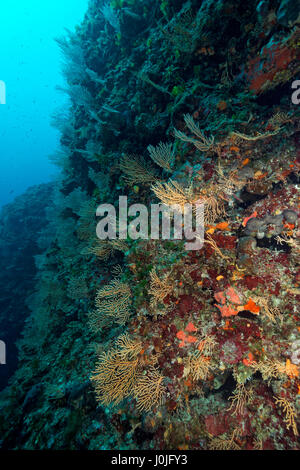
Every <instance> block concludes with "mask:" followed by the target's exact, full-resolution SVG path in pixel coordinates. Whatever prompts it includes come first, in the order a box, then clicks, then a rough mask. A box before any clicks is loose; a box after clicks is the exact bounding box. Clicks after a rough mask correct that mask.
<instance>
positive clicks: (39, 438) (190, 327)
mask: <svg viewBox="0 0 300 470" xmlns="http://www.w3.org/2000/svg"><path fill="white" fill-rule="evenodd" d="M291 4H292V3H291V2H288V1H286V0H283V1H280V0H270V1H269V2H267V1H262V2H259V1H256V0H253V1H248V2H245V1H244V0H241V1H237V0H235V1H230V0H218V1H212V0H204V1H202V2H198V1H196V0H190V1H187V2H180V1H177V0H164V1H153V0H151V1H150V0H149V1H144V0H143V1H141V0H127V1H122V0H116V1H115V0H112V1H111V2H110V4H108V3H104V2H102V1H99V0H97V1H92V2H90V6H89V10H88V12H87V14H86V16H85V19H84V21H83V22H82V24H81V25H80V27H78V28H77V30H76V32H75V33H69V35H68V37H66V38H62V39H59V40H58V43H59V46H60V47H61V49H62V52H63V53H64V57H65V59H64V60H65V62H64V66H63V71H64V74H65V77H66V78H67V81H68V88H67V89H66V90H65V91H66V92H67V93H68V94H69V96H70V98H71V101H72V107H71V109H69V110H67V111H66V112H65V113H63V114H58V115H57V116H56V118H55V123H56V126H57V127H58V128H59V129H60V130H61V133H62V137H61V149H60V151H59V152H58V153H57V156H56V157H55V161H56V163H57V164H58V165H59V166H60V167H61V169H62V171H61V178H60V181H59V183H58V185H57V188H56V190H55V195H54V207H53V209H52V210H51V209H49V211H48V213H47V217H48V220H49V225H48V226H47V227H46V228H45V230H44V231H43V233H42V234H41V236H40V239H39V243H40V246H45V250H44V251H43V253H42V254H40V255H39V256H38V257H37V267H38V280H37V285H36V294H35V295H34V296H32V297H31V298H30V299H29V300H28V304H29V306H30V308H31V312H32V313H31V317H30V321H29V322H28V324H27V326H26V329H25V331H24V338H23V339H22V341H20V342H19V358H20V366H19V368H18V370H17V372H16V374H15V376H14V380H13V382H12V384H11V386H10V387H8V388H7V389H6V390H5V391H4V392H3V393H2V395H1V402H0V406H1V419H2V423H1V427H0V434H1V436H2V447H3V448H22V449H151V448H152V449H182V450H185V449H199V450H200V449H235V450H238V449H248V450H250V449H295V448H297V446H298V444H297V436H298V428H297V425H298V424H299V423H297V421H298V417H297V416H298V413H297V410H298V409H299V398H298V397H299V314H298V310H297V305H298V304H299V266H298V261H297V259H298V254H299V242H298V239H297V237H298V235H299V225H298V215H299V187H298V184H299V164H300V161H299V156H300V154H299V124H298V123H299V106H297V105H295V104H293V102H292V100H291V95H292V92H293V90H292V82H293V80H295V79H296V78H297V74H299V71H300V64H299V44H300V43H299V40H300V34H299V16H297V17H296V16H295V15H294V9H293V6H291ZM122 195H126V196H128V203H129V204H133V203H143V204H145V205H149V204H150V203H152V202H153V203H154V202H156V203H157V202H159V201H161V202H164V203H166V204H172V203H174V202H177V203H179V204H181V205H183V204H184V203H187V202H189V203H193V202H195V201H197V200H201V201H202V202H203V203H204V204H205V242H204V247H203V248H202V249H201V250H198V251H190V252H187V251H185V249H184V243H183V241H168V240H166V241H160V240H159V241H155V240H132V239H130V238H129V237H128V238H127V239H126V240H117V241H116V240H114V241H106V242H105V241H100V240H98V239H97V237H96V233H95V230H96V225H97V218H96V216H95V211H96V208H97V206H98V205H99V204H101V203H110V204H112V205H114V206H115V207H117V206H118V201H119V196H122ZM8 423H9V424H8Z"/></svg>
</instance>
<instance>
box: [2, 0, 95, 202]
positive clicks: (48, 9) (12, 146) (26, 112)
mask: <svg viewBox="0 0 300 470" xmlns="http://www.w3.org/2000/svg"><path fill="white" fill-rule="evenodd" d="M87 6H88V0H43V1H41V0H17V1H8V2H1V4H0V51H1V52H0V54H1V56H0V80H2V81H4V82H5V85H6V104H1V105H0V206H1V205H3V204H6V203H8V202H10V201H11V200H13V199H14V197H15V196H17V195H19V194H22V193H23V192H24V190H25V189H26V188H27V187H29V186H31V185H33V184H38V183H42V182H47V181H50V180H51V179H52V178H53V176H54V175H55V173H56V168H55V167H54V166H53V165H52V164H51V162H50V161H49V160H48V156H49V155H51V154H53V153H54V152H55V150H56V149H57V147H58V144H59V133H58V131H56V130H55V129H53V128H52V127H51V125H50V122H51V115H52V114H53V112H54V111H55V109H57V108H59V107H61V106H63V105H64V103H66V102H67V98H66V97H65V96H63V95H62V94H61V93H60V92H58V91H57V90H56V86H57V85H63V84H64V82H63V78H62V75H61V60H62V59H61V54H60V51H59V47H58V45H57V44H56V43H55V41H54V38H55V37H57V36H61V35H63V34H64V30H65V28H68V29H71V30H73V29H74V28H75V26H76V24H78V23H80V21H81V20H82V19H83V17H84V14H85V12H86V10H87Z"/></svg>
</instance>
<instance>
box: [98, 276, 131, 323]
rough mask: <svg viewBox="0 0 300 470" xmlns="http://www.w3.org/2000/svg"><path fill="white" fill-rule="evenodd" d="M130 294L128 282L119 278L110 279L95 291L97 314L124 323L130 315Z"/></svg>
mask: <svg viewBox="0 0 300 470" xmlns="http://www.w3.org/2000/svg"><path fill="white" fill-rule="evenodd" d="M131 295H132V294H131V290H130V287H129V286H128V284H126V283H124V282H122V281H120V280H119V279H114V280H112V281H111V282H110V283H109V284H108V285H107V286H104V287H102V288H101V289H99V290H98V292H97V297H96V307H97V311H98V314H99V315H100V316H104V317H106V318H109V319H111V320H112V321H115V322H116V323H118V324H120V325H124V323H126V321H127V320H128V318H129V316H130V306H131Z"/></svg>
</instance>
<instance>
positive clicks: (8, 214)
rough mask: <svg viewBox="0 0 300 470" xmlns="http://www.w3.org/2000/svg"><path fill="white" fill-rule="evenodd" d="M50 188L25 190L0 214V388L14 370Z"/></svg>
mask: <svg viewBox="0 0 300 470" xmlns="http://www.w3.org/2000/svg"><path fill="white" fill-rule="evenodd" d="M52 190H53V185H52V184H51V183H49V184H41V185H38V186H33V187H31V188H29V189H28V190H27V191H26V192H25V193H24V194H23V195H22V196H18V197H17V198H16V199H15V200H14V201H13V202H12V203H11V204H7V205H6V206H4V207H3V208H2V210H1V212H0V286H1V287H0V339H1V340H2V341H3V342H4V343H5V346H6V348H5V349H6V364H5V365H3V366H1V367H0V389H1V390H2V389H3V388H4V387H6V385H7V381H8V379H9V377H10V376H11V375H12V374H13V372H15V370H16V368H17V357H18V351H17V347H16V344H15V343H16V341H17V340H18V339H19V338H20V336H21V333H22V330H23V328H24V323H25V320H26V317H27V316H28V315H29V309H28V307H27V305H26V299H27V297H28V296H29V294H30V293H32V291H33V290H34V282H35V275H36V266H35V261H34V257H35V255H37V254H38V253H39V252H41V251H42V249H41V248H40V247H39V246H38V244H37V234H38V233H39V232H40V231H41V230H42V229H44V228H45V226H46V225H47V220H46V208H47V206H48V205H49V202H50V201H51V194H52Z"/></svg>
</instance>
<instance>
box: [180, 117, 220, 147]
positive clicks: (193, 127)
mask: <svg viewBox="0 0 300 470" xmlns="http://www.w3.org/2000/svg"><path fill="white" fill-rule="evenodd" d="M184 122H185V124H186V126H187V128H188V129H189V130H190V132H191V133H192V134H194V135H195V136H196V137H197V139H195V138H194V137H188V136H187V135H186V134H184V133H183V132H181V131H178V130H177V129H175V131H174V132H175V137H177V138H178V139H180V140H182V141H183V142H188V143H190V144H194V145H195V147H196V148H197V149H198V150H200V151H201V152H208V151H209V150H212V149H213V147H214V142H215V139H214V137H209V138H207V137H205V135H204V134H203V133H202V131H201V130H200V128H199V126H198V124H196V123H195V121H194V119H193V117H192V116H191V115H190V114H186V115H185V116H184Z"/></svg>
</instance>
